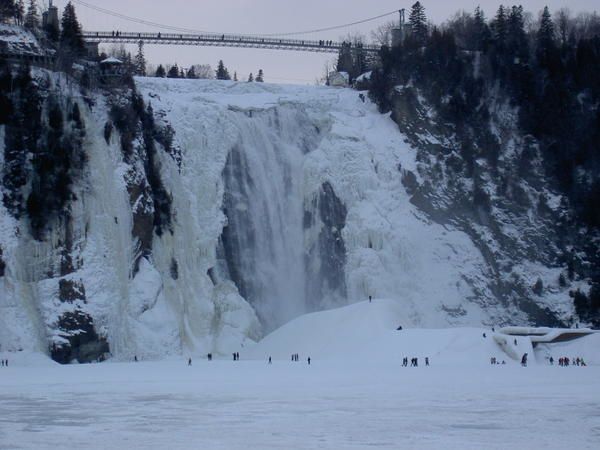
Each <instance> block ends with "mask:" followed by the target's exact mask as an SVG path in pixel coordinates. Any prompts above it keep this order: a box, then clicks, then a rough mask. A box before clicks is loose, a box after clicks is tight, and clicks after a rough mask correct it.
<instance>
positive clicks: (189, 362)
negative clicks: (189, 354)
mask: <svg viewBox="0 0 600 450" xmlns="http://www.w3.org/2000/svg"><path fill="white" fill-rule="evenodd" d="M191 365H192V358H188V366H191Z"/></svg>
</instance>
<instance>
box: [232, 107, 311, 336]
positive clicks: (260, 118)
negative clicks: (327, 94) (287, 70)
mask: <svg viewBox="0 0 600 450" xmlns="http://www.w3.org/2000/svg"><path fill="white" fill-rule="evenodd" d="M236 115H237V116H238V124H237V126H238V130H239V141H238V142H237V143H236V144H235V145H234V147H233V148H232V150H231V152H230V153H229V156H228V159H227V164H226V166H225V169H224V171H223V178H224V182H225V197H224V212H225V215H226V216H227V220H228V222H227V225H226V227H225V229H224V232H223V237H222V241H223V247H224V251H225V255H226V259H227V269H228V271H229V275H230V277H231V279H232V280H234V281H235V283H236V284H237V286H238V288H239V290H240V293H241V294H242V296H243V297H244V298H246V299H247V300H248V301H249V302H250V303H251V304H252V305H253V306H254V308H255V309H256V311H257V314H258V315H259V317H260V319H261V321H262V322H263V324H264V325H265V327H266V328H267V329H271V328H273V327H275V326H278V325H281V324H283V323H285V322H287V321H288V320H290V319H292V318H294V317H297V316H298V315H301V314H303V313H305V312H306V311H307V302H306V284H307V282H306V270H305V267H304V264H305V258H304V227H303V216H304V195H303V158H304V152H305V150H306V149H303V148H301V146H302V145H303V142H305V141H303V140H301V138H302V137H303V135H304V133H305V131H306V130H304V129H302V122H301V121H299V120H298V114H297V113H296V112H294V111H293V110H290V109H286V108H279V109H270V110H267V111H260V112H259V111H254V112H253V111H247V112H238V113H237V114H236Z"/></svg>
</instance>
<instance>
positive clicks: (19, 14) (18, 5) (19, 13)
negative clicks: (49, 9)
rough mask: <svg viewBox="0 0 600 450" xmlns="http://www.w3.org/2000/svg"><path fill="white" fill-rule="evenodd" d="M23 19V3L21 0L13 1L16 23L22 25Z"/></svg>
mask: <svg viewBox="0 0 600 450" xmlns="http://www.w3.org/2000/svg"><path fill="white" fill-rule="evenodd" d="M24 20H25V3H24V2H23V0H17V1H16V2H15V22H16V23H17V25H23V21H24Z"/></svg>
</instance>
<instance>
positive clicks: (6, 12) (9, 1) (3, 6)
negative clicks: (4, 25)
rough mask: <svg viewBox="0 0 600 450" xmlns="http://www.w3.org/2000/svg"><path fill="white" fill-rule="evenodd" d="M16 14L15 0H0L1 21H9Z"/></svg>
mask: <svg viewBox="0 0 600 450" xmlns="http://www.w3.org/2000/svg"><path fill="white" fill-rule="evenodd" d="M14 16H15V2H14V0H0V22H8V21H10V19H12V18H14Z"/></svg>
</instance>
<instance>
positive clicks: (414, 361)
mask: <svg viewBox="0 0 600 450" xmlns="http://www.w3.org/2000/svg"><path fill="white" fill-rule="evenodd" d="M425 365H426V366H429V357H425ZM402 367H408V357H406V356H405V357H404V358H402ZM410 367H419V358H411V359H410Z"/></svg>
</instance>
